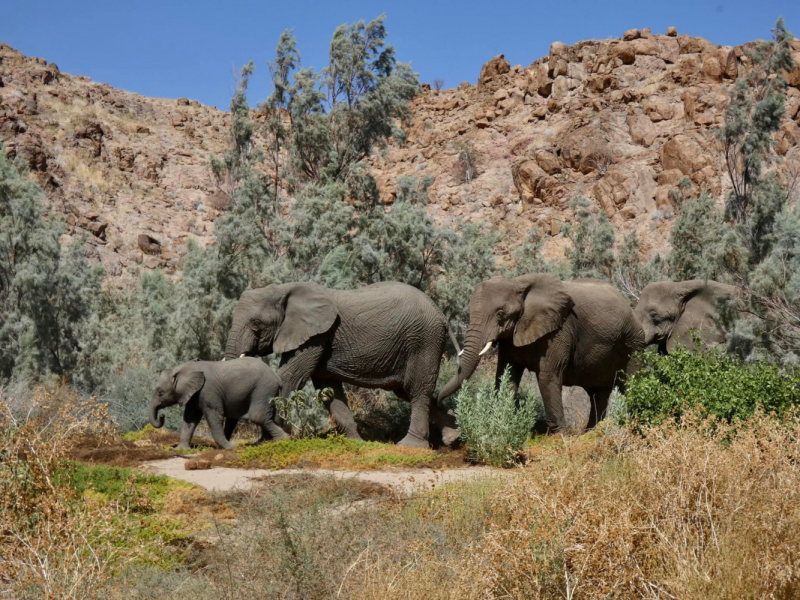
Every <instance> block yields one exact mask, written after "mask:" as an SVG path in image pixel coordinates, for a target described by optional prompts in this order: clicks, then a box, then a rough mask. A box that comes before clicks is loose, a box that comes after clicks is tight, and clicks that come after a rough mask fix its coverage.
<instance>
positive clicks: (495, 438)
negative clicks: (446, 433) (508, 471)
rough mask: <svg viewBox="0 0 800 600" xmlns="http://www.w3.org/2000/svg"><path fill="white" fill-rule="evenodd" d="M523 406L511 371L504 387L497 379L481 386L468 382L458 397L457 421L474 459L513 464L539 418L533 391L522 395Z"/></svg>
mask: <svg viewBox="0 0 800 600" xmlns="http://www.w3.org/2000/svg"><path fill="white" fill-rule="evenodd" d="M519 396H520V397H519V406H517V399H516V397H515V394H514V390H513V388H512V386H511V381H510V376H509V374H508V371H506V372H505V373H504V374H503V377H502V380H501V382H500V389H498V390H495V386H494V382H493V381H484V382H481V383H479V384H478V385H477V386H476V385H474V384H471V382H467V383H466V385H465V386H464V387H463V388H462V389H461V391H460V392H459V394H458V397H457V399H456V404H457V406H456V411H455V413H456V421H457V422H458V427H459V429H460V430H461V439H462V440H463V441H464V444H465V445H466V446H467V448H468V449H469V452H470V456H471V457H472V459H473V460H480V461H486V462H487V463H489V464H491V465H495V466H511V465H512V464H513V463H514V459H515V457H516V455H517V453H518V452H519V451H520V450H522V448H523V446H524V445H525V442H526V441H527V440H528V437H529V436H530V434H531V431H532V430H533V426H534V425H535V424H536V420H537V417H538V413H539V411H538V403H537V402H536V398H535V397H534V395H533V394H528V395H522V394H520V395H519Z"/></svg>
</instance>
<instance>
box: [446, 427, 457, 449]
mask: <svg viewBox="0 0 800 600" xmlns="http://www.w3.org/2000/svg"><path fill="white" fill-rule="evenodd" d="M459 437H461V432H460V431H459V430H458V429H456V428H454V427H442V443H443V444H444V445H445V446H452V445H453V444H455V443H456V441H457V440H458V438H459Z"/></svg>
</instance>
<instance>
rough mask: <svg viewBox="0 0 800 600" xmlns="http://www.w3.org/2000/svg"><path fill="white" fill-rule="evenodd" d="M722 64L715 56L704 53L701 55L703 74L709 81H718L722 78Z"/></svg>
mask: <svg viewBox="0 0 800 600" xmlns="http://www.w3.org/2000/svg"><path fill="white" fill-rule="evenodd" d="M722 73H723V71H722V65H721V64H720V62H719V59H718V58H717V57H716V56H712V55H708V54H706V55H705V56H704V57H703V75H705V76H706V78H707V79H708V80H710V81H714V82H716V81H720V80H721V79H722Z"/></svg>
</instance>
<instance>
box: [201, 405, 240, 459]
mask: <svg viewBox="0 0 800 600" xmlns="http://www.w3.org/2000/svg"><path fill="white" fill-rule="evenodd" d="M206 422H207V423H208V428H209V429H210V430H211V437H212V438H214V441H215V442H216V443H217V446H219V447H220V448H223V449H224V450H233V448H234V447H235V446H234V445H233V444H231V443H230V442H229V441H228V440H227V439H226V438H225V429H224V427H223V425H222V415H221V414H219V413H218V412H216V411H213V410H212V411H209V412H208V413H206Z"/></svg>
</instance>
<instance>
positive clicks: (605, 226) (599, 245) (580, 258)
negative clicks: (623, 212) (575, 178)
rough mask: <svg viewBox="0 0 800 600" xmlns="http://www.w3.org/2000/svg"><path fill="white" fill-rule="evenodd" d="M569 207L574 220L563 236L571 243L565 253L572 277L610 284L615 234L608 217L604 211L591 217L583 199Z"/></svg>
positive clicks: (575, 201)
mask: <svg viewBox="0 0 800 600" xmlns="http://www.w3.org/2000/svg"><path fill="white" fill-rule="evenodd" d="M569 206H570V208H572V209H573V210H575V212H576V215H575V216H576V220H577V223H576V224H574V225H573V224H570V223H567V224H565V225H564V226H563V231H564V234H565V235H566V236H567V237H568V238H569V239H570V241H571V242H572V248H567V249H566V250H565V254H566V257H567V258H568V259H569V263H570V271H571V275H572V277H601V278H603V279H606V280H608V281H611V279H612V276H613V267H614V242H615V239H616V234H615V233H614V228H613V227H612V225H611V223H610V222H609V220H608V214H607V213H606V212H605V211H604V210H601V211H600V212H599V213H598V214H596V215H595V214H593V213H592V211H591V210H590V208H591V203H590V202H589V201H588V200H587V199H586V198H584V197H583V196H577V197H576V198H574V199H573V200H572V201H570V204H569Z"/></svg>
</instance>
